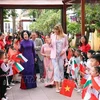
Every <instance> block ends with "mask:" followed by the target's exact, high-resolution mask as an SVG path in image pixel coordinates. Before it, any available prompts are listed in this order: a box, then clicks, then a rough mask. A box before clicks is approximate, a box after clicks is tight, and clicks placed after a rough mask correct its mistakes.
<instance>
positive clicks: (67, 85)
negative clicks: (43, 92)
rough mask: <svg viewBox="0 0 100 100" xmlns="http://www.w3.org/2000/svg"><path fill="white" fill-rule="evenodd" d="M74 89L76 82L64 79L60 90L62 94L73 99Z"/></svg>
mask: <svg viewBox="0 0 100 100" xmlns="http://www.w3.org/2000/svg"><path fill="white" fill-rule="evenodd" d="M74 88H75V83H74V81H72V80H68V79H64V80H63V82H62V88H61V90H60V94H62V95H65V96H68V97H71V96H72V92H73V89H74Z"/></svg>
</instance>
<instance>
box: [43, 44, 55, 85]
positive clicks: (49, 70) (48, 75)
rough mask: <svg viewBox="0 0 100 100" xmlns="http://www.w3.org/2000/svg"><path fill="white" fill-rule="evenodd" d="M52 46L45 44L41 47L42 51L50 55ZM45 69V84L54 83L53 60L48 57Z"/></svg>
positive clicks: (45, 58)
mask: <svg viewBox="0 0 100 100" xmlns="http://www.w3.org/2000/svg"><path fill="white" fill-rule="evenodd" d="M50 52H51V48H50V46H49V45H48V44H44V45H43V46H42V48H41V53H42V54H46V55H50ZM44 69H45V86H49V85H54V78H53V77H54V68H53V65H52V61H51V59H50V58H48V57H44Z"/></svg>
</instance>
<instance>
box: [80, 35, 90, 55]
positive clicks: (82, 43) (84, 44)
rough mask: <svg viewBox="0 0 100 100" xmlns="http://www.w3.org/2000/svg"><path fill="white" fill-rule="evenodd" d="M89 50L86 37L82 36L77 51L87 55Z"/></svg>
mask: <svg viewBox="0 0 100 100" xmlns="http://www.w3.org/2000/svg"><path fill="white" fill-rule="evenodd" d="M90 49H91V46H90V45H89V44H88V41H87V38H86V36H82V37H81V39H80V46H79V50H81V51H82V52H84V53H87V52H88V51H89V50H90Z"/></svg>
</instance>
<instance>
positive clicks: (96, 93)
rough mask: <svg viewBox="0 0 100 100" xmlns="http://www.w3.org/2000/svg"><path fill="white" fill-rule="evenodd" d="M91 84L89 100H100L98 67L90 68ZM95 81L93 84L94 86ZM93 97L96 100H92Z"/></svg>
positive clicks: (99, 71) (99, 69)
mask: <svg viewBox="0 0 100 100" xmlns="http://www.w3.org/2000/svg"><path fill="white" fill-rule="evenodd" d="M90 74H91V77H92V83H91V84H90V85H89V94H90V97H91V99H90V100H97V99H98V100H100V66H96V67H92V68H91V70H90ZM94 81H95V84H94ZM92 94H93V95H94V96H95V98H96V99H93V98H94V97H93V96H92Z"/></svg>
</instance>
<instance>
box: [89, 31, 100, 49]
mask: <svg viewBox="0 0 100 100" xmlns="http://www.w3.org/2000/svg"><path fill="white" fill-rule="evenodd" d="M97 34H100V33H97V31H95V33H92V39H91V41H89V42H90V45H91V48H92V49H93V50H100V37H98V36H97Z"/></svg>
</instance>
